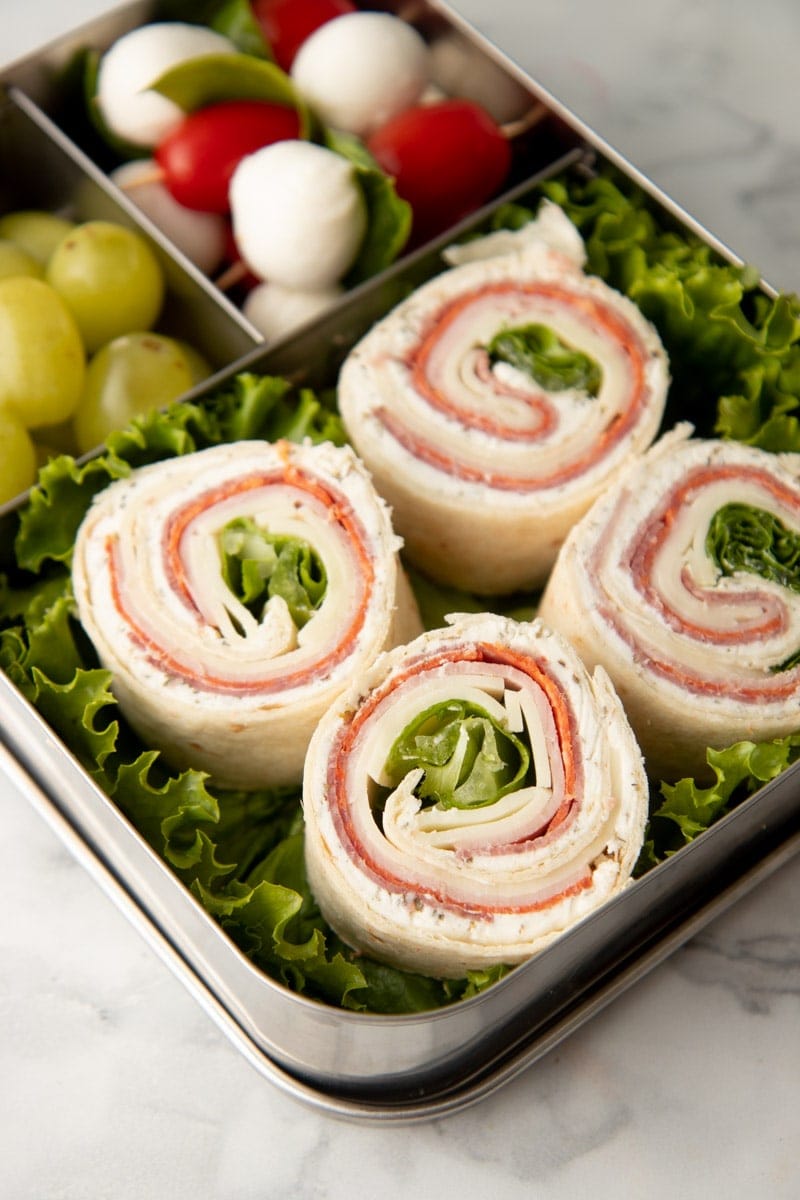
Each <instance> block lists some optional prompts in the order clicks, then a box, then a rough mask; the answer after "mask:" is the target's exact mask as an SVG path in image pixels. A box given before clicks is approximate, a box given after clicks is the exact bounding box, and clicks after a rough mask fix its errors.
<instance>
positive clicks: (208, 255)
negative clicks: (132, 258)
mask: <svg viewBox="0 0 800 1200" xmlns="http://www.w3.org/2000/svg"><path fill="white" fill-rule="evenodd" d="M161 173H162V172H161V168H160V167H159V165H158V163H156V162H155V161H154V160H153V159H152V158H136V159H133V161H131V162H127V163H123V164H122V166H121V167H117V168H116V170H114V171H112V172H111V179H112V181H113V182H114V183H116V185H117V187H119V188H121V189H122V191H123V192H125V195H126V196H127V197H128V199H129V200H130V201H131V202H132V203H133V204H135V205H136V207H137V208H139V209H141V211H142V212H143V213H144V215H145V216H146V217H149V218H150V220H151V221H152V222H153V224H154V225H155V226H157V227H158V229H160V230H161V232H162V233H163V234H164V236H165V237H168V238H169V240H170V241H171V242H173V243H174V244H175V246H176V247H177V248H178V250H180V252H181V254H184V255H185V256H186V257H187V258H188V259H189V261H190V262H193V263H194V265H195V266H196V267H197V268H198V270H200V271H203V272H204V273H205V274H206V275H208V274H210V272H211V271H213V270H214V269H215V267H218V266H219V264H220V263H221V262H222V259H223V258H224V257H225V250H226V242H227V238H226V228H225V220H224V218H223V217H221V216H219V215H218V214H217V213H204V212H197V211H196V210H195V209H192V208H186V207H185V205H183V204H179V203H178V201H177V200H176V199H175V198H174V196H173V195H172V193H171V192H170V191H169V189H168V188H167V186H166V185H165V184H164V183H162V182H161V181H160V179H159V178H158V176H159V175H160V174H161Z"/></svg>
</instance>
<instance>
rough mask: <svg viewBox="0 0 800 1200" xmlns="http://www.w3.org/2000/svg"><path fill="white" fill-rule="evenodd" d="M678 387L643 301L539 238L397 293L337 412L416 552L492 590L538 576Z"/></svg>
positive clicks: (354, 356)
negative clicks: (401, 295)
mask: <svg viewBox="0 0 800 1200" xmlns="http://www.w3.org/2000/svg"><path fill="white" fill-rule="evenodd" d="M561 215H562V219H563V220H564V221H566V220H567V218H566V217H563V214H561ZM572 233H573V237H574V235H575V231H574V228H573V229H572ZM512 236H513V235H512ZM487 242H489V239H487ZM514 244H515V243H514V242H513V241H512V242H510V243H509V241H508V239H506V240H505V241H503V242H502V243H500V245H501V246H502V247H503V248H504V249H505V248H507V246H508V245H514ZM468 248H469V244H468ZM490 248H491V244H490ZM668 381H669V371H668V364H667V359H666V355H665V352H664V349H663V347H662V345H661V342H660V340H659V337H658V335H657V333H656V331H655V329H654V328H653V327H652V326H651V325H650V324H649V322H647V321H646V320H645V319H644V318H643V316H642V314H641V313H640V312H639V310H638V309H637V308H636V307H635V305H633V304H632V303H631V302H630V301H629V300H627V299H626V298H625V297H623V296H622V295H620V294H619V293H618V292H615V291H614V290H612V289H611V288H609V287H608V286H607V285H606V284H604V283H603V282H602V281H601V280H599V279H596V278H590V277H588V276H587V275H585V274H584V273H583V272H582V270H581V268H580V265H579V264H578V263H577V262H576V261H575V258H574V257H571V256H570V255H569V254H567V253H565V252H563V251H560V250H555V249H552V248H551V247H549V246H547V245H544V244H542V242H540V241H537V240H532V241H530V242H528V243H525V242H524V241H523V242H522V243H521V245H520V248H518V249H516V250H511V251H510V252H503V253H500V254H497V255H495V256H493V257H489V258H479V259H478V260H477V261H469V262H464V263H463V265H459V266H456V267H453V268H452V269H451V270H448V271H445V272H444V273H443V274H441V275H439V276H438V277H436V278H434V279H433V280H431V281H430V282H429V283H427V284H425V285H424V286H423V287H421V288H420V289H419V290H418V291H417V292H415V293H414V294H413V295H411V296H410V297H409V298H408V299H407V300H405V301H403V302H402V303H401V304H400V305H399V306H398V307H397V308H396V309H394V310H393V311H392V312H391V313H390V314H389V315H388V316H387V317H386V318H384V319H383V320H382V321H381V322H379V323H378V324H377V325H376V326H374V327H373V329H372V330H370V332H369V333H368V334H367V335H366V337H364V338H363V339H362V341H361V342H360V343H359V344H358V345H357V346H356V347H355V348H354V350H353V351H352V352H351V354H350V355H349V356H348V358H347V360H346V362H345V363H344V366H343V369H342V371H341V374H340V378H339V406H340V409H341V412H342V416H343V418H344V421H345V424H346V426H347V430H348V434H349V436H350V438H351V440H352V442H353V444H354V445H355V447H356V449H357V451H358V453H359V454H360V455H361V457H362V458H363V459H364V461H365V462H366V463H367V466H368V467H369V469H370V471H371V472H372V475H373V478H374V480H375V485H376V487H377V489H378V491H379V492H380V493H381V495H383V496H384V497H385V498H386V499H387V500H388V502H389V504H390V505H391V507H392V510H393V520H394V524H395V528H396V529H397V530H398V532H399V533H400V534H401V536H402V537H403V539H404V541H405V552H406V554H407V556H408V557H409V559H410V560H411V561H412V562H413V563H415V564H416V565H417V566H418V567H419V568H420V569H421V570H422V571H424V572H425V573H426V574H428V575H429V576H430V577H432V578H433V579H435V580H437V581H439V582H443V583H447V584H450V585H453V586H456V587H460V588H465V589H467V590H470V591H475V592H478V593H481V594H485V595H497V594H502V593H507V592H511V591H514V590H516V589H518V588H535V587H538V586H540V585H541V584H542V583H543V582H544V580H545V578H546V576H547V573H548V571H549V569H550V567H551V566H552V563H553V561H554V559H555V556H556V553H557V551H558V548H559V546H560V545H561V543H562V541H563V540H564V537H565V536H566V534H567V532H568V531H569V529H570V528H571V526H572V525H573V524H574V523H575V521H576V520H578V518H579V517H581V516H582V515H583V513H584V512H586V510H587V509H588V508H589V506H590V505H591V503H592V501H593V500H594V499H595V498H596V497H597V496H598V495H599V494H600V492H601V491H602V490H603V489H604V488H606V487H607V486H608V485H609V484H610V483H611V482H612V481H613V480H614V479H615V478H616V476H617V475H618V474H619V472H620V470H621V469H622V468H623V467H624V466H625V465H626V464H627V463H628V462H629V461H630V459H631V458H632V457H636V456H638V455H640V454H641V453H642V452H643V451H644V450H645V449H646V448H647V447H648V446H649V445H650V443H651V442H652V440H653V438H654V437H655V436H656V433H657V431H658V428H659V423H660V421H661V417H662V414H663V408H664V402H665V397H666V392H667V387H668Z"/></svg>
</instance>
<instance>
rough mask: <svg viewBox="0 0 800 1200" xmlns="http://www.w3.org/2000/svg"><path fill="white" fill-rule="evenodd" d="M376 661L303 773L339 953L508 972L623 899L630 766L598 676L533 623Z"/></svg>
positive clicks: (472, 621)
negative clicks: (342, 947) (609, 902)
mask: <svg viewBox="0 0 800 1200" xmlns="http://www.w3.org/2000/svg"><path fill="white" fill-rule="evenodd" d="M453 621H454V624H453V625H452V627H451V628H448V629H442V630H436V631H434V632H432V633H425V634H423V635H422V636H421V637H419V638H417V639H416V640H415V641H414V642H412V643H411V644H410V645H408V646H406V647H405V648H399V649H396V650H393V651H391V652H390V653H388V654H386V655H383V656H382V657H381V659H379V660H378V662H377V663H376V664H375V665H374V667H373V668H371V669H370V670H369V671H368V672H366V674H365V675H364V676H363V677H362V678H361V679H360V680H358V681H356V683H355V684H354V685H353V687H352V689H351V690H350V691H348V692H347V693H346V694H345V695H343V696H342V697H341V698H340V699H339V700H338V701H337V702H336V703H335V704H334V705H333V707H332V709H331V710H330V711H329V712H328V714H327V715H326V716H325V718H324V719H323V721H322V722H321V723H320V726H319V728H318V729H317V731H316V733H315V734H314V737H313V738H312V741H311V745H310V746H309V752H308V757H307V760H306V772H305V779H304V792H303V807H304V813H305V821H306V837H305V846H306V851H305V853H306V867H307V871H308V877H309V882H310V884H311V887H312V890H313V893H314V895H315V897H316V899H317V901H318V903H319V905H320V907H321V910H322V912H323V914H324V915H325V917H326V918H327V920H328V921H329V922H330V924H331V925H332V926H333V928H334V929H335V930H336V931H337V932H338V933H339V935H340V936H341V937H342V938H343V939H344V941H346V942H347V943H348V944H349V945H351V946H353V947H355V948H356V949H358V950H361V951H363V952H366V953H368V954H370V955H372V956H374V957H376V958H379V959H382V960H385V961H387V962H390V963H393V964H395V965H397V966H400V967H403V968H406V969H408V970H412V971H421V972H423V973H424V974H426V975H434V976H440V977H457V976H461V975H463V973H464V972H465V971H467V970H470V969H479V968H482V967H488V966H491V965H493V964H499V963H507V964H513V963H519V962H521V961H523V960H524V959H526V958H529V957H530V956H531V955H533V954H535V953H536V952H537V951H539V950H540V949H542V948H543V947H544V946H546V945H547V944H548V943H549V942H550V941H551V940H552V939H553V938H555V937H557V936H558V935H559V934H560V933H562V932H563V931H564V930H566V929H567V928H568V927H569V926H571V925H572V924H573V923H574V922H576V921H577V920H579V919H580V918H582V917H584V916H585V915H586V914H587V913H589V912H591V911H592V910H593V909H595V908H596V907H597V906H598V905H599V904H600V903H602V902H603V901H604V900H606V899H607V898H608V897H610V896H612V895H614V894H615V893H616V892H618V891H619V890H620V889H621V888H623V887H624V886H625V884H626V883H627V881H628V880H629V878H630V873H631V871H632V868H633V866H634V864H635V862H636V859H637V856H638V853H639V849H640V846H641V841H642V836H643V827H644V822H645V815H646V807H647V786H646V778H645V774H644V768H643V764H642V758H641V754H640V752H639V749H638V747H637V745H636V742H635V740H634V738H633V735H632V733H631V730H630V726H629V725H628V722H627V721H626V718H625V715H624V713H623V710H622V707H621V705H620V704H619V701H618V699H617V697H616V695H615V694H614V691H613V688H612V687H611V685H610V683H609V682H608V679H607V677H606V676H605V674H604V672H602V671H597V672H595V675H594V676H593V677H591V676H589V674H588V673H587V672H586V670H585V669H584V668H583V666H582V665H581V663H580V662H579V660H578V659H577V657H576V656H575V654H574V652H573V651H572V650H571V649H570V647H569V646H568V645H567V643H566V642H564V641H563V639H562V638H560V637H559V636H558V635H557V634H555V633H553V632H551V631H549V630H548V629H546V628H545V627H544V626H543V625H541V624H540V623H539V622H534V623H530V624H529V623H525V624H523V623H517V622H515V621H512V620H510V619H508V618H504V617H498V616H495V615H491V614H479V615H477V616H466V617H457V618H453Z"/></svg>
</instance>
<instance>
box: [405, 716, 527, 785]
mask: <svg viewBox="0 0 800 1200" xmlns="http://www.w3.org/2000/svg"><path fill="white" fill-rule="evenodd" d="M530 762H531V756H530V752H529V750H528V748H527V747H526V746H525V744H524V743H523V742H522V741H521V740H520V739H519V738H518V737H516V735H515V734H513V733H509V731H508V730H507V729H503V728H501V727H500V725H498V723H497V721H495V720H494V719H493V718H492V717H490V716H489V714H488V713H487V712H486V710H485V709H483V708H481V707H480V706H479V705H477V704H473V703H471V702H469V701H466V700H447V701H443V702H442V703H440V704H434V705H432V706H431V707H430V708H426V709H425V710H424V712H421V713H418V714H417V716H416V717H415V718H414V719H413V721H410V722H409V724H408V725H407V726H406V727H405V729H404V730H403V732H402V733H401V734H400V736H399V737H398V738H397V739H396V741H395V742H394V744H393V746H392V748H391V750H390V751H389V756H388V758H387V760H386V764H385V766H384V771H385V773H386V775H387V776H388V777H389V778H390V779H391V780H392V786H394V787H396V786H397V785H398V784H399V783H400V782H401V780H402V779H403V778H405V776H406V775H408V774H409V772H411V771H414V770H417V769H421V770H422V771H423V776H422V779H421V780H420V782H419V783H418V785H417V786H416V788H415V789H414V790H415V794H416V795H417V796H419V797H420V799H421V800H422V801H423V804H425V803H426V802H427V804H429V805H436V807H438V808H482V807H485V806H486V805H489V804H494V803H496V801H498V800H499V799H500V798H501V797H502V796H506V795H508V793H509V792H513V791H516V790H517V789H518V788H520V787H522V786H524V782H525V779H526V776H527V775H528V771H529V768H530Z"/></svg>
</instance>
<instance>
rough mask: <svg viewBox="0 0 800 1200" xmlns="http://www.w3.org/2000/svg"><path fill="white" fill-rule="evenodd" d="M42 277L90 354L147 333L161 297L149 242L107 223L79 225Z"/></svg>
mask: <svg viewBox="0 0 800 1200" xmlns="http://www.w3.org/2000/svg"><path fill="white" fill-rule="evenodd" d="M45 278H46V280H47V282H48V283H49V284H50V285H51V286H52V287H54V288H55V289H56V291H57V292H58V293H59V294H60V295H61V297H62V298H63V299H64V300H65V301H66V303H67V305H68V306H69V308H70V309H71V310H72V313H73V315H74V317H75V320H76V321H77V322H78V328H79V329H80V331H81V337H82V338H83V343H84V345H85V347H86V350H87V353H89V354H93V353H94V352H95V350H99V349H100V347H101V346H103V345H105V343H106V342H110V341H111V340H112V339H113V338H116V337H120V336H121V335H122V334H124V333H134V332H136V331H137V330H140V329H150V328H151V327H152V326H153V325H154V324H155V322H156V320H157V318H158V314H159V312H160V311H161V304H162V301H163V298H164V276H163V272H162V270H161V267H160V265H159V263H158V260H157V258H156V256H155V254H154V253H153V251H152V250H151V249H150V247H149V245H148V244H147V242H146V241H145V240H144V238H143V237H141V235H140V234H138V233H134V231H133V230H131V229H126V228H125V226H124V225H115V224H114V223H113V222H111V221H87V222H86V223H85V224H83V225H77V226H76V227H75V229H73V230H72V232H71V233H69V234H67V236H66V237H65V238H64V239H63V240H62V241H61V242H59V244H58V246H56V248H55V250H54V251H53V253H52V255H51V257H50V261H49V262H48V264H47V270H46V273H45Z"/></svg>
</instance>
